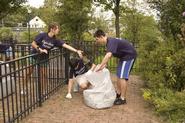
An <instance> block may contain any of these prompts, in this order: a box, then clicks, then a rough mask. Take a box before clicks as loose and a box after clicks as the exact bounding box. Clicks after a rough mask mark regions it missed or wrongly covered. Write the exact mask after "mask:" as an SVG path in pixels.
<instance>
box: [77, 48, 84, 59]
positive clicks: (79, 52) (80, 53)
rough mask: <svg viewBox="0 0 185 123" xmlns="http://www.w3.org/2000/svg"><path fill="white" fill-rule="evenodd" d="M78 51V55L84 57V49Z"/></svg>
mask: <svg viewBox="0 0 185 123" xmlns="http://www.w3.org/2000/svg"><path fill="white" fill-rule="evenodd" d="M76 52H77V53H78V55H79V57H80V58H83V55H82V53H83V51H81V50H77V51H76Z"/></svg>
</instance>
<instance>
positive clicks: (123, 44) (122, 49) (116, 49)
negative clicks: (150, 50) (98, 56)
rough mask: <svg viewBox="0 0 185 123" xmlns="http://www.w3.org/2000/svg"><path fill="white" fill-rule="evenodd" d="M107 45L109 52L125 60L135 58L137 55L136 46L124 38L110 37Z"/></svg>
mask: <svg viewBox="0 0 185 123" xmlns="http://www.w3.org/2000/svg"><path fill="white" fill-rule="evenodd" d="M106 47H107V52H111V53H112V54H113V56H114V57H117V58H119V59H121V60H124V61H127V60H131V59H135V58H136V56H137V53H136V50H135V48H134V47H133V46H132V45H131V43H129V42H128V41H127V40H124V39H116V38H108V39H107V44H106Z"/></svg>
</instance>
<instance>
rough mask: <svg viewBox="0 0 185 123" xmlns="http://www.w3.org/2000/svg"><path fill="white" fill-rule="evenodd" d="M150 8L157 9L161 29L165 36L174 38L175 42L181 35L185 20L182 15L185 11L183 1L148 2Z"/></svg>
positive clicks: (156, 0)
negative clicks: (178, 35)
mask: <svg viewBox="0 0 185 123" xmlns="http://www.w3.org/2000/svg"><path fill="white" fill-rule="evenodd" d="M148 3H149V4H150V6H151V7H152V8H154V9H156V10H157V11H158V12H159V14H158V16H159V17H160V21H159V24H160V28H161V31H162V32H163V34H165V36H167V37H170V36H172V37H173V38H174V39H175V40H176V39H177V34H179V33H180V27H181V24H182V23H183V22H185V18H184V17H183V16H182V13H183V12H184V11H185V2H184V1H183V0H163V1H161V0H148Z"/></svg>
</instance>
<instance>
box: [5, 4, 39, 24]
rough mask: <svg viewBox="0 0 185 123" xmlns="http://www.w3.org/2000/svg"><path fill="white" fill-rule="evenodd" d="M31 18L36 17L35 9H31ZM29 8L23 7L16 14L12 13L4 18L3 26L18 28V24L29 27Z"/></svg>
mask: <svg viewBox="0 0 185 123" xmlns="http://www.w3.org/2000/svg"><path fill="white" fill-rule="evenodd" d="M31 10H32V12H31V17H30V18H33V17H34V15H35V12H34V11H33V10H35V9H34V8H31ZM27 11H28V10H27V7H26V6H23V7H20V8H18V9H17V10H16V13H10V14H8V15H7V16H6V17H4V18H3V26H5V27H17V26H18V23H21V24H22V26H27V22H28V21H29V20H28V19H29V17H28V12H27Z"/></svg>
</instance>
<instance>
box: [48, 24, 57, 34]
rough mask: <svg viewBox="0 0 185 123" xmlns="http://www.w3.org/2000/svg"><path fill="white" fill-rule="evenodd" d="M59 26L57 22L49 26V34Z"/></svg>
mask: <svg viewBox="0 0 185 123" xmlns="http://www.w3.org/2000/svg"><path fill="white" fill-rule="evenodd" d="M58 26H59V25H58V24H57V23H56V22H53V23H51V24H49V26H48V32H50V30H51V29H56V28H57V27H58Z"/></svg>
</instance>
